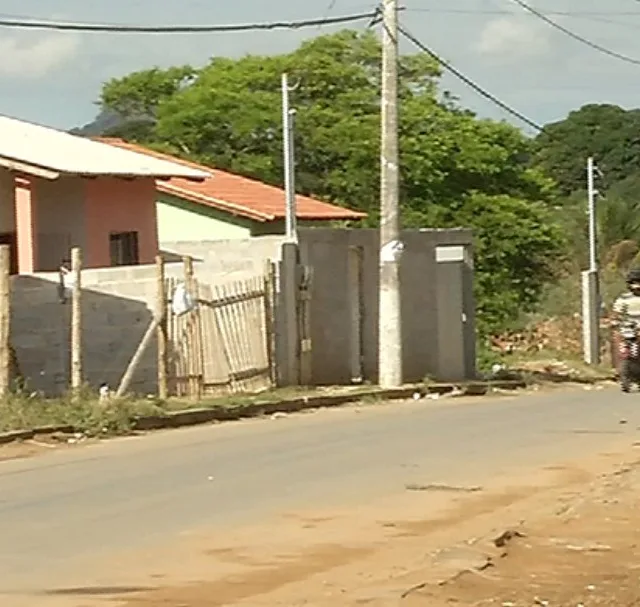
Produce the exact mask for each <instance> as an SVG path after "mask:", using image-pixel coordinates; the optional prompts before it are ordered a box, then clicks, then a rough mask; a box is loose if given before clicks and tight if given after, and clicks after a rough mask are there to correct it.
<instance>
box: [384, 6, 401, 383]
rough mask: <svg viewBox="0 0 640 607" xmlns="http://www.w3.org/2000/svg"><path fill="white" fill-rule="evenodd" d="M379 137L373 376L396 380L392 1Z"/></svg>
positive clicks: (395, 96)
mask: <svg viewBox="0 0 640 607" xmlns="http://www.w3.org/2000/svg"><path fill="white" fill-rule="evenodd" d="M381 114H382V116H381V122H382V125H381V126H382V129H381V130H382V137H381V144H382V148H381V183H380V317H379V327H378V335H379V366H378V376H379V379H378V382H379V384H380V385H381V386H382V387H384V388H393V387H396V386H400V385H401V384H402V380H403V377H402V334H401V318H400V255H401V253H402V243H401V242H400V219H399V211H398V206H399V204H398V2H397V0H384V3H383V9H382V111H381Z"/></svg>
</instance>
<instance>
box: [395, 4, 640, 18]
mask: <svg viewBox="0 0 640 607" xmlns="http://www.w3.org/2000/svg"><path fill="white" fill-rule="evenodd" d="M637 1H638V2H640V0H637ZM406 11H407V12H408V13H437V14H446V15H514V14H515V13H514V11H512V10H506V9H499V8H496V9H491V8H489V9H484V8H477V9H469V8H407V9H406ZM540 12H541V13H543V14H545V15H552V16H555V17H640V11H637V10H635V11H608V12H605V11H553V10H552V11H540Z"/></svg>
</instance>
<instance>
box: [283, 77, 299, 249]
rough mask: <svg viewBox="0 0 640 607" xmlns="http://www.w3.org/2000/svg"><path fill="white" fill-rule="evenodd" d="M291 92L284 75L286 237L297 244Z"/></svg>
mask: <svg viewBox="0 0 640 607" xmlns="http://www.w3.org/2000/svg"><path fill="white" fill-rule="evenodd" d="M289 91H290V89H289V78H288V76H287V74H282V141H283V146H282V149H283V154H284V189H285V197H286V216H285V217H286V235H287V240H289V241H292V242H295V241H297V225H296V224H297V222H296V186H295V150H294V140H293V133H294V129H293V124H294V118H295V110H292V109H291V107H290V106H289Z"/></svg>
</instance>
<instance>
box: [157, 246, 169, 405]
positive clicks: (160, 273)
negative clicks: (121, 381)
mask: <svg viewBox="0 0 640 607" xmlns="http://www.w3.org/2000/svg"><path fill="white" fill-rule="evenodd" d="M156 270H157V274H156V277H157V293H156V311H155V314H156V318H157V319H158V322H159V324H158V330H157V337H158V396H159V397H160V398H161V399H163V400H164V399H166V398H167V397H168V396H169V388H168V379H167V377H168V366H169V365H168V359H167V342H168V335H167V285H166V281H165V272H164V259H163V258H162V256H161V255H158V256H157V257H156Z"/></svg>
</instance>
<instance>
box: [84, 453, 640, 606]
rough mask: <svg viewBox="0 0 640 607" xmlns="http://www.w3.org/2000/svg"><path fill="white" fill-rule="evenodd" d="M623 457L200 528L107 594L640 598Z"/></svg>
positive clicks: (317, 601) (368, 599)
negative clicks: (208, 531) (133, 583)
mask: <svg viewBox="0 0 640 607" xmlns="http://www.w3.org/2000/svg"><path fill="white" fill-rule="evenodd" d="M636 455H637V454H636ZM621 461H622V460H621V459H620V456H616V455H614V456H611V454H610V455H609V456H608V457H603V458H599V459H598V460H593V461H591V462H581V465H580V466H577V467H576V466H556V467H552V468H548V469H546V470H545V471H543V472H542V473H537V474H533V475H528V477H527V478H521V479H520V480H521V482H520V483H518V484H513V483H511V484H510V485H506V484H502V485H500V488H499V489H498V485H499V483H496V486H494V487H492V488H490V489H483V490H481V491H478V490H477V488H473V491H471V490H466V489H465V488H464V487H449V488H447V487H424V488H421V489H417V488H413V490H411V491H407V492H406V494H405V495H403V496H402V498H401V499H400V498H398V499H395V498H394V500H393V501H390V502H389V503H387V504H376V505H375V506H368V507H362V508H360V509H353V510H348V511H347V510H345V511H344V512H335V511H333V512H326V513H320V512H319V513H313V514H306V515H304V516H300V515H299V514H298V515H294V514H291V515H288V516H286V517H283V518H282V519H281V520H279V521H276V522H274V524H272V525H270V526H269V527H263V528H253V529H244V530H239V531H236V532H234V533H233V534H225V536H224V537H223V536H218V537H217V538H199V539H198V540H195V539H194V540H193V541H191V542H190V545H189V546H188V547H186V546H185V547H183V548H180V549H178V548H177V549H176V551H175V552H174V553H173V554H172V556H171V558H172V559H173V560H172V563H171V566H170V567H167V568H166V569H165V570H164V571H156V574H155V575H150V576H148V577H147V578H146V580H145V581H144V583H141V584H140V586H144V587H145V588H147V589H146V590H144V589H142V588H140V590H139V591H136V590H135V589H132V590H131V591H130V592H126V593H125V592H123V593H120V595H119V596H118V593H117V592H114V593H113V594H112V595H111V596H110V597H109V598H108V599H106V601H107V603H106V604H108V605H109V606H111V605H117V606H121V605H122V606H126V607H216V606H242V607H263V606H264V607H266V606H269V607H272V606H279V607H298V606H307V607H346V606H361V605H362V606H367V607H391V606H393V607H422V606H424V607H427V606H429V607H445V606H451V605H464V606H476V605H477V606H480V605H489V606H491V605H496V606H498V607H520V606H522V607H529V606H532V605H540V606H548V607H553V606H573V607H578V606H580V605H582V606H583V607H590V606H594V605H611V606H613V605H615V606H616V607H626V606H631V605H640V585H639V584H638V580H639V578H640V550H638V549H637V546H638V543H640V526H638V525H637V495H638V492H639V491H640V461H639V462H635V461H633V458H631V457H629V458H628V459H627V460H626V461H630V462H631V463H627V464H624V465H622V464H621V463H620V462H621ZM612 470H614V471H613V472H612ZM605 471H606V473H605ZM523 476H524V475H523ZM181 550H184V552H181ZM196 554H197V556H196ZM165 562H166V561H165ZM123 566H124V565H123ZM136 579H138V581H141V582H142V581H143V580H142V578H141V577H137V578H136ZM84 599H85V602H84V603H82V604H83V605H89V604H91V605H93V604H97V603H90V602H89V601H88V600H87V599H88V597H86V596H85V597H84ZM94 599H95V596H94ZM102 600H105V599H104V598H103V599H102ZM99 604H100V605H103V604H105V603H102V602H100V603H99Z"/></svg>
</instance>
